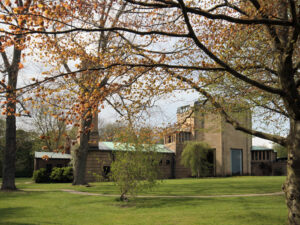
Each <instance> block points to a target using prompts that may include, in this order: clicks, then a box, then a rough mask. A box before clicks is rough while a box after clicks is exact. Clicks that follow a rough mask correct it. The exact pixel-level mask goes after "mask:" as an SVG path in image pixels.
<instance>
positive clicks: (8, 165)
mask: <svg viewBox="0 0 300 225" xmlns="http://www.w3.org/2000/svg"><path fill="white" fill-rule="evenodd" d="M30 5H31V1H30V0H27V1H22V0H19V1H15V2H13V3H12V2H10V1H5V2H3V1H1V3H0V20H1V24H2V26H3V27H2V28H1V29H2V30H6V31H10V32H11V33H12V34H14V35H13V36H11V35H1V39H0V51H1V58H2V62H1V67H2V68H1V73H2V80H1V82H0V91H1V93H2V94H3V93H5V95H4V96H5V98H6V100H5V101H3V102H1V105H2V106H3V107H2V109H3V110H2V114H3V115H5V116H6V131H5V148H4V152H3V169H2V175H3V181H2V186H1V190H15V189H16V186H15V159H16V147H17V143H16V116H18V115H20V114H19V113H17V103H18V102H20V100H19V98H18V97H20V94H17V91H16V89H17V81H18V76H19V71H20V69H22V68H23V65H22V63H21V62H22V50H23V49H24V48H25V43H26V35H24V34H21V33H20V32H19V31H20V30H21V29H23V28H24V27H27V24H26V20H25V19H23V18H22V16H21V15H17V14H23V13H27V12H28V10H29V7H30ZM4 96H1V97H4Z"/></svg>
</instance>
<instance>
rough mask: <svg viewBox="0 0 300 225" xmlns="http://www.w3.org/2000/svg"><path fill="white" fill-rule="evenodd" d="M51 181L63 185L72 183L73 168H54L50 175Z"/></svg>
mask: <svg viewBox="0 0 300 225" xmlns="http://www.w3.org/2000/svg"><path fill="white" fill-rule="evenodd" d="M50 180H51V181H52V182H57V183H62V182H72V180H73V169H72V167H62V168H57V167H54V168H53V169H52V172H51V174H50Z"/></svg>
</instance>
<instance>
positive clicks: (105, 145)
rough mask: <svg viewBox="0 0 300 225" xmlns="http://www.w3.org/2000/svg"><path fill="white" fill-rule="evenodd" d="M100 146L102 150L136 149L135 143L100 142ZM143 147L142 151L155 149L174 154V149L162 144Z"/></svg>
mask: <svg viewBox="0 0 300 225" xmlns="http://www.w3.org/2000/svg"><path fill="white" fill-rule="evenodd" d="M98 147H99V150H102V151H136V148H135V146H134V144H130V143H118V142H99V145H98ZM141 148H142V149H141V150H142V151H154V152H158V153H169V154H172V153H173V154H174V152H173V151H172V150H170V149H169V148H167V147H166V146H164V145H162V144H154V145H149V144H143V145H142V146H141Z"/></svg>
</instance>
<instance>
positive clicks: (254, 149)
mask: <svg viewBox="0 0 300 225" xmlns="http://www.w3.org/2000/svg"><path fill="white" fill-rule="evenodd" d="M270 150H271V151H274V149H272V148H267V147H263V146H252V147H251V151H270Z"/></svg>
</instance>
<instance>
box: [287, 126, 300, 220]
mask: <svg viewBox="0 0 300 225" xmlns="http://www.w3.org/2000/svg"><path fill="white" fill-rule="evenodd" d="M290 126H291V130H290V135H289V137H288V146H287V147H288V163H287V178H286V182H285V184H284V185H283V191H284V192H285V196H286V203H287V207H288V219H289V224H295V225H300V121H291V123H290Z"/></svg>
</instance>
